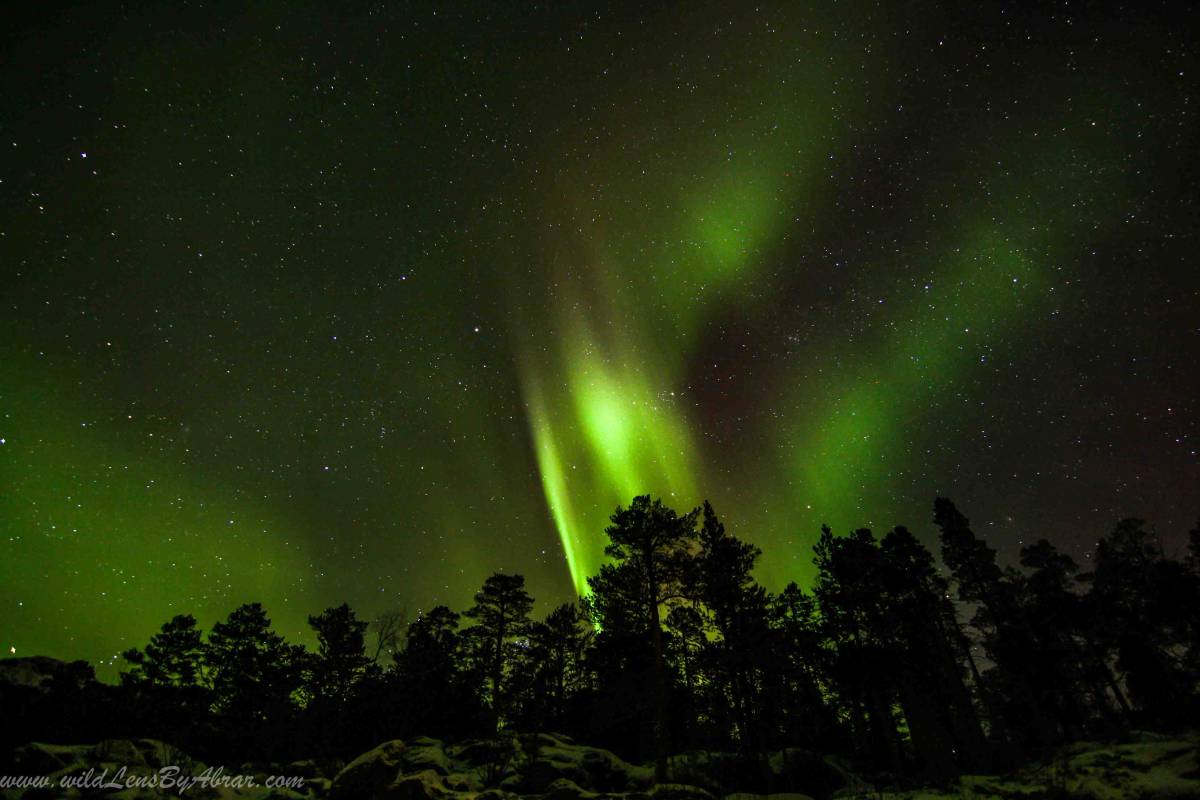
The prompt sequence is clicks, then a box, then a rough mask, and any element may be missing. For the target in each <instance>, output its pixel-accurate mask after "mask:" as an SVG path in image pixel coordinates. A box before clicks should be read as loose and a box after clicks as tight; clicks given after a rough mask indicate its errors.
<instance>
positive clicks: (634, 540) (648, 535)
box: [588, 495, 699, 778]
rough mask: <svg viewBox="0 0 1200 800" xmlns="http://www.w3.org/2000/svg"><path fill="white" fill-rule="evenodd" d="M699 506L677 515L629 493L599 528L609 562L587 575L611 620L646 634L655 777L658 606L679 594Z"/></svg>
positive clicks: (661, 696) (660, 657)
mask: <svg viewBox="0 0 1200 800" xmlns="http://www.w3.org/2000/svg"><path fill="white" fill-rule="evenodd" d="M698 513H699V510H698V509H697V510H693V511H691V512H689V513H687V514H682V515H680V514H678V513H676V512H675V511H674V510H672V509H670V508H668V507H667V506H665V505H663V504H662V501H661V500H654V501H653V502H652V501H651V500H650V497H649V495H643V496H641V497H635V498H634V499H633V502H632V503H630V504H629V507H628V508H620V507H618V508H617V510H616V511H615V512H613V515H612V517H611V522H612V524H611V525H609V527H608V528H607V529H606V530H605V533H606V534H607V535H608V538H609V544H608V546H607V547H605V548H604V552H605V555H607V556H608V557H609V558H611V559H613V561H614V563H613V564H606V565H604V566H603V567H601V570H600V574H599V575H598V576H596V577H594V578H589V579H588V584H589V586H590V587H591V589H592V592H593V594H594V595H597V596H599V598H600V600H599V605H598V607H599V608H600V609H602V610H603V612H604V613H605V621H606V623H607V618H608V616H609V615H611V616H612V617H613V619H614V622H617V621H618V620H619V624H624V625H627V626H630V627H632V628H633V629H634V630H636V629H638V628H640V629H641V630H643V631H645V632H646V633H647V634H648V635H649V638H650V646H651V650H652V653H653V658H654V661H653V670H652V671H653V692H654V732H653V733H654V736H653V739H654V744H655V767H656V772H657V774H658V776H659V777H660V778H663V777H664V776H665V774H666V756H667V746H668V745H667V741H666V735H667V713H666V696H667V688H668V687H667V674H666V664H665V659H664V647H663V629H662V620H661V618H660V615H661V609H662V607H663V605H664V604H665V603H667V602H668V601H670V600H672V599H676V598H682V597H684V595H685V587H684V583H685V577H686V575H687V574H688V570H689V569H690V567H691V564H692V550H693V549H694V548H695V544H696V540H695V536H696V534H695V527H696V517H697V515H698Z"/></svg>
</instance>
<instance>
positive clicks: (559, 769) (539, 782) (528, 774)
mask: <svg viewBox="0 0 1200 800" xmlns="http://www.w3.org/2000/svg"><path fill="white" fill-rule="evenodd" d="M523 777H524V781H522V786H523V787H524V788H525V790H526V791H528V792H532V793H534V794H541V793H543V792H545V791H546V790H547V788H548V787H549V786H550V785H551V784H554V783H556V782H558V781H567V782H569V783H574V784H579V783H587V782H588V774H587V772H586V771H585V770H584V769H583V767H582V766H581V765H580V764H579V762H577V761H575V760H568V759H560V758H537V759H534V761H533V762H532V763H531V764H530V765H529V766H528V767H526V769H525V774H524V776H523Z"/></svg>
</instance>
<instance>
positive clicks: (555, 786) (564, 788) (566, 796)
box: [542, 778, 588, 800]
mask: <svg viewBox="0 0 1200 800" xmlns="http://www.w3.org/2000/svg"><path fill="white" fill-rule="evenodd" d="M587 794H588V793H587V792H584V791H583V789H580V788H579V786H578V784H576V783H575V782H574V781H569V780H567V779H566V778H559V779H558V780H556V781H554V782H553V783H551V784H550V785H549V786H547V787H546V791H545V792H544V793H543V794H542V798H543V800H581V798H583V797H584V796H585V795H587Z"/></svg>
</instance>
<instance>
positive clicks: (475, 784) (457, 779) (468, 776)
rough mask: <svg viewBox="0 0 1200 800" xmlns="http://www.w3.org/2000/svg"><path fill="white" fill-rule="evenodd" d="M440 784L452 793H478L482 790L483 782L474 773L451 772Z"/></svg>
mask: <svg viewBox="0 0 1200 800" xmlns="http://www.w3.org/2000/svg"><path fill="white" fill-rule="evenodd" d="M442 782H443V783H444V784H446V788H447V789H449V790H450V791H452V792H478V791H480V790H482V789H483V781H482V780H480V778H479V775H478V774H477V773H476V772H452V773H450V774H449V775H447V776H446V777H445V778H443V779H442Z"/></svg>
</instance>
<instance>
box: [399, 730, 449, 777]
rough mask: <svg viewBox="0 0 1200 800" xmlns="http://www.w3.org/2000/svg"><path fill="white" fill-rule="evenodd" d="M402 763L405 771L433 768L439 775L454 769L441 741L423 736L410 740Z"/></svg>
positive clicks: (446, 773) (402, 756) (401, 757)
mask: <svg viewBox="0 0 1200 800" xmlns="http://www.w3.org/2000/svg"><path fill="white" fill-rule="evenodd" d="M400 763H401V765H402V766H403V767H404V771H405V772H420V771H422V770H426V769H431V770H433V771H434V772H436V773H437V774H439V775H449V774H450V773H451V772H452V771H453V765H452V764H451V763H450V757H449V756H447V755H446V751H445V750H444V749H443V747H442V743H441V741H439V740H437V739H430V738H429V737H428V736H422V737H420V738H418V739H413V740H412V741H410V742H408V747H407V748H406V749H405V751H404V754H403V755H401V756H400Z"/></svg>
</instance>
